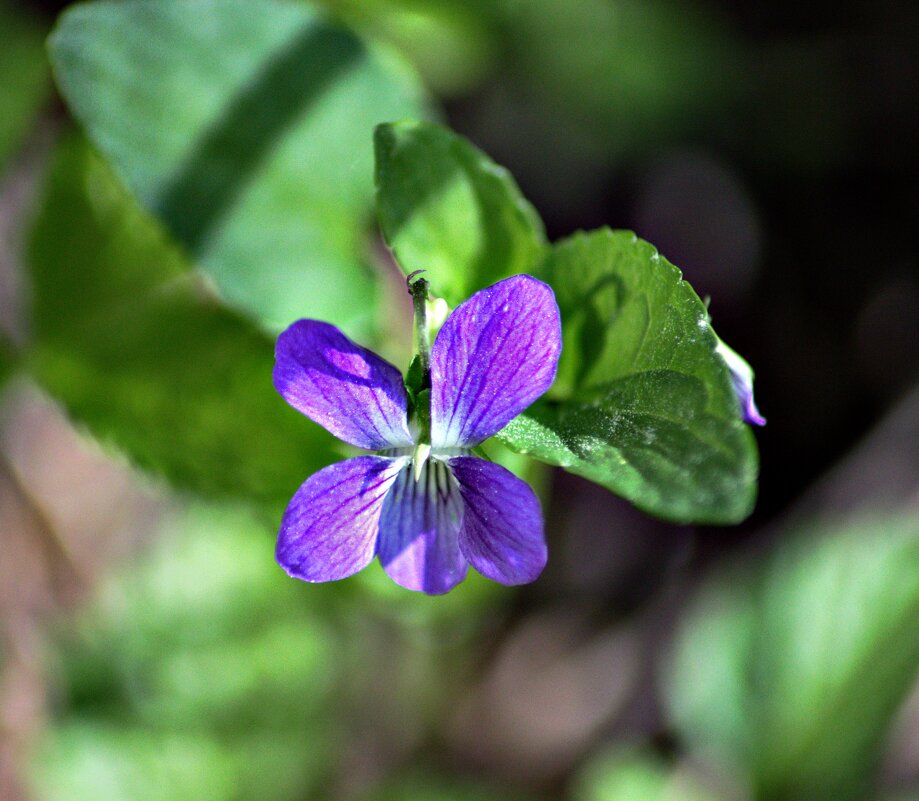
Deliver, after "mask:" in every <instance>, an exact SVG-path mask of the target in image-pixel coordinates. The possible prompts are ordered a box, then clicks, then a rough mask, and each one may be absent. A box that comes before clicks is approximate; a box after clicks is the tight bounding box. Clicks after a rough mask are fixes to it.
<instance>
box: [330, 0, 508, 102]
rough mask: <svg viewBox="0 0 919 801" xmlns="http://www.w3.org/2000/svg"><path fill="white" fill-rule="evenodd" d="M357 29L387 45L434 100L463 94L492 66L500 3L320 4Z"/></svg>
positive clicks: (340, 0)
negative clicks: (402, 57)
mask: <svg viewBox="0 0 919 801" xmlns="http://www.w3.org/2000/svg"><path fill="white" fill-rule="evenodd" d="M321 2H322V5H324V6H326V7H328V8H331V9H334V10H335V12H336V13H337V14H339V15H340V16H342V17H344V18H345V19H347V20H348V21H349V22H352V23H353V24H354V25H355V26H357V27H358V28H360V29H364V28H366V29H368V30H371V31H373V33H374V35H375V36H377V37H380V38H383V39H385V40H387V41H390V42H392V43H393V44H394V45H395V46H396V47H397V48H398V49H399V51H400V52H402V53H405V54H406V56H407V57H408V58H410V59H411V60H412V62H413V63H414V64H415V65H416V66H417V68H418V71H419V73H420V74H421V75H422V77H423V78H424V81H425V83H426V85H428V86H430V87H432V88H433V89H434V91H436V92H437V94H438V95H441V96H443V95H457V94H460V93H464V92H465V93H468V92H470V91H472V90H473V89H474V88H475V85H476V84H477V83H478V82H479V81H481V80H482V78H483V77H484V73H485V72H487V71H488V69H489V68H490V67H491V66H492V64H493V62H494V60H495V56H496V55H497V51H498V48H499V44H500V37H501V33H502V31H501V30H499V28H498V26H497V24H496V23H497V17H498V16H499V11H500V7H501V6H503V5H504V2H503V1H499V0H474V1H471V0H434V1H433V2H431V0H427V1H426V2H418V0H321Z"/></svg>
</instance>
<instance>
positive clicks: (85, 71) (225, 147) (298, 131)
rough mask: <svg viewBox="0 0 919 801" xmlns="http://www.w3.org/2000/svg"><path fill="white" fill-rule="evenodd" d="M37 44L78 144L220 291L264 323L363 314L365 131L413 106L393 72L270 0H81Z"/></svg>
mask: <svg viewBox="0 0 919 801" xmlns="http://www.w3.org/2000/svg"><path fill="white" fill-rule="evenodd" d="M50 47H51V56H52V62H53V64H54V68H55V74H56V77H57V81H58V85H59V86H60V89H61V92H62V94H63V95H64V97H65V98H66V100H67V102H68V103H69V105H70V107H71V109H72V110H73V112H74V113H75V114H76V116H77V118H78V119H79V120H80V121H81V122H82V123H83V125H84V126H85V127H86V131H87V134H88V135H89V137H90V139H91V140H92V141H93V142H94V143H95V144H96V146H97V147H98V148H99V149H100V151H101V152H102V153H104V154H105V155H106V156H107V157H108V158H109V159H111V161H112V163H113V164H114V165H115V167H116V168H117V170H118V172H119V173H120V174H121V175H122V176H123V177H124V179H125V181H126V183H127V184H128V186H129V187H131V189H132V190H133V191H134V192H136V194H137V195H138V197H139V198H140V199H141V201H142V203H143V204H144V205H145V206H146V207H147V208H148V209H149V210H152V211H153V212H154V213H156V214H157V215H158V216H159V217H160V218H161V219H162V220H163V221H164V222H165V224H166V226H167V227H168V228H169V229H170V231H172V233H173V234H174V235H175V236H176V237H177V239H178V240H179V241H180V242H181V243H182V244H183V245H184V246H185V247H186V248H187V249H188V250H189V252H190V253H191V254H192V255H193V256H194V258H195V260H196V262H197V263H198V264H199V265H200V266H201V267H202V269H204V270H205V271H206V272H207V273H208V274H209V275H210V276H212V277H213V279H214V280H215V281H216V283H217V285H218V286H219V287H220V289H221V291H222V292H223V293H224V295H225V296H226V297H227V298H228V299H229V300H230V302H232V303H233V304H237V305H239V306H240V307H242V308H244V309H246V310H247V311H249V312H253V313H255V314H257V315H258V316H259V317H260V318H261V320H262V321H263V322H265V323H267V324H268V325H270V326H271V325H276V326H281V325H284V324H286V323H289V322H290V321H291V320H293V319H295V318H299V317H318V318H322V319H328V320H335V321H336V323H337V324H339V325H344V326H345V327H348V326H349V324H352V323H354V321H356V320H358V319H359V318H362V317H364V318H365V317H366V316H367V315H368V314H369V313H370V312H371V311H372V308H373V304H372V303H371V302H370V300H371V288H372V284H371V280H370V274H369V272H368V271H367V270H366V269H365V268H364V267H363V266H362V265H361V263H360V262H361V259H362V252H363V248H364V244H365V243H364V235H365V222H366V219H367V216H368V212H369V210H370V205H371V202H372V197H373V194H372V193H373V184H372V169H373V161H372V151H371V145H370V140H369V137H370V131H371V129H372V127H373V125H374V124H376V123H378V122H381V121H383V120H387V119H398V118H401V117H405V116H414V117H417V116H421V115H423V113H424V108H423V102H422V98H421V92H420V89H419V86H418V84H417V82H416V80H415V78H414V77H413V75H412V74H411V73H410V72H409V70H408V69H407V67H405V66H404V65H402V64H401V63H399V62H398V61H396V60H395V58H394V57H393V56H392V55H391V54H389V53H388V52H383V51H380V50H379V49H375V48H371V47H369V46H368V45H366V44H365V43H364V42H363V41H361V40H360V39H358V38H357V37H356V36H355V35H354V34H352V33H350V32H349V31H347V30H345V29H343V28H340V27H337V26H335V25H332V24H330V23H328V22H326V21H324V20H323V19H322V18H321V17H319V16H318V15H317V14H315V13H314V12H313V11H311V10H310V8H309V6H307V5H306V4H305V3H287V2H275V1H274V0H245V2H243V0H191V1H189V0H158V2H156V3H148V2H143V1H142V0H126V1H125V2H95V3H85V4H79V5H76V6H73V7H71V8H70V9H68V10H67V11H66V12H65V13H64V14H63V15H62V17H61V19H60V21H59V23H58V25H57V28H56V29H55V32H54V34H53V35H52V37H51V40H50Z"/></svg>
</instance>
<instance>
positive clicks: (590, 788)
mask: <svg viewBox="0 0 919 801" xmlns="http://www.w3.org/2000/svg"><path fill="white" fill-rule="evenodd" d="M572 797H573V798H577V799H579V801H719V799H721V796H720V795H719V794H716V793H715V792H714V791H713V790H710V789H709V788H707V787H706V786H705V785H704V784H703V783H702V781H701V780H700V779H699V778H698V777H697V776H695V775H694V773H693V772H691V771H690V770H688V769H686V768H684V767H682V766H671V765H669V764H668V763H667V762H665V761H664V760H663V759H661V758H660V757H659V756H657V755H656V754H654V752H653V751H651V750H650V749H641V748H637V747H621V746H620V747H618V748H616V749H614V750H610V751H604V752H601V753H600V754H599V755H597V756H594V757H593V758H592V759H591V760H590V761H589V762H588V763H587V765H586V766H585V767H584V768H583V769H582V770H581V772H580V776H578V778H577V781H576V784H575V791H574V792H573V793H572Z"/></svg>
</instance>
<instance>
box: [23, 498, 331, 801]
mask: <svg viewBox="0 0 919 801" xmlns="http://www.w3.org/2000/svg"><path fill="white" fill-rule="evenodd" d="M150 540H151V543H152V547H148V548H147V549H146V550H145V551H144V553H142V554H140V555H139V556H138V557H137V558H136V559H135V560H134V561H133V562H131V563H130V564H128V565H126V566H124V567H123V568H122V569H120V570H118V571H117V572H116V574H115V575H113V576H110V577H108V578H107V579H106V581H105V582H104V583H103V584H102V587H101V592H99V593H98V596H97V597H95V598H93V599H92V600H91V602H90V603H89V604H87V605H85V607H84V608H82V609H81V611H80V614H79V615H78V616H77V617H76V619H75V620H72V621H69V624H68V625H67V626H66V627H62V629H63V636H62V637H61V638H60V639H61V642H60V643H59V646H60V647H59V649H58V650H59V658H58V659H57V660H56V664H57V665H59V667H60V670H58V671H57V672H56V674H55V677H54V678H56V679H57V680H58V681H60V682H62V683H63V684H64V686H63V687H61V691H60V692H59V693H58V697H59V698H60V699H61V703H60V704H57V705H56V707H57V709H56V718H57V719H56V720H52V722H51V723H50V725H49V726H48V730H47V731H46V733H45V734H44V736H43V737H42V740H41V743H40V745H41V748H40V750H39V752H38V753H36V755H35V757H34V759H33V763H32V768H33V774H34V776H33V780H34V783H35V785H36V789H37V797H39V798H42V799H47V800H48V801H53V800H55V799H62V798H67V799H97V798H99V797H100V794H101V796H102V797H104V798H105V799H106V801H121V800H122V799H123V800H124V801H184V800H185V799H187V801H203V800H204V799H215V801H223V800H225V799H255V798H270V799H272V801H295V800H297V799H303V798H307V797H316V795H315V792H313V791H312V790H313V788H314V787H315V785H316V784H317V782H318V781H320V780H321V779H322V777H323V776H324V774H325V772H326V771H327V769H328V768H327V766H328V764H329V761H330V760H331V759H332V758H333V755H332V748H333V747H334V743H335V738H334V737H330V736H329V732H330V731H331V730H332V723H333V721H332V720H330V714H329V713H330V712H331V711H332V705H331V703H330V701H331V691H332V690H333V689H334V687H335V683H336V681H337V680H338V678H339V674H338V672H337V667H336V665H337V662H336V656H337V655H338V653H339V647H340V644H339V642H338V641H337V640H340V631H339V630H338V629H337V628H336V627H333V626H330V625H328V622H327V621H326V620H323V619H322V618H321V617H320V615H319V614H317V611H316V608H315V606H314V605H310V604H305V603H304V594H303V593H302V591H301V590H302V585H299V584H298V583H297V582H292V581H290V580H289V579H288V578H287V576H285V575H284V573H283V571H282V570H281V569H280V568H279V567H278V566H277V565H276V564H275V563H274V561H273V560H272V559H271V558H270V554H271V531H270V530H266V529H265V527H263V526H262V525H261V524H260V523H258V522H257V520H255V519H254V518H253V517H252V516H251V515H249V514H246V513H245V511H244V510H240V509H238V508H226V509H216V508H207V507H199V508H193V509H192V510H191V511H183V512H182V513H180V514H177V515H170V516H169V517H168V518H167V519H166V521H165V522H164V524H163V525H162V526H161V527H160V530H159V531H156V532H154V536H152V537H151V538H150ZM303 687H308V688H309V691H308V692H304V691H303ZM100 776H103V777H104V781H103V784H100ZM103 785H104V788H105V789H104V792H102V791H101V790H100V788H101V787H102V786H103Z"/></svg>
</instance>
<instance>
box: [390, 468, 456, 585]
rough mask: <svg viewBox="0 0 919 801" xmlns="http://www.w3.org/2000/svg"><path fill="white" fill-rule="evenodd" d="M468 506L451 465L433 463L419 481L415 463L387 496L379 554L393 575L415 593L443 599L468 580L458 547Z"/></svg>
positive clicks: (400, 475) (398, 582)
mask: <svg viewBox="0 0 919 801" xmlns="http://www.w3.org/2000/svg"><path fill="white" fill-rule="evenodd" d="M462 516H463V502H462V499H461V498H460V494H459V488H458V487H457V485H456V482H455V481H454V480H453V477H452V476H451V475H450V471H449V469H448V468H447V465H446V464H444V463H443V462H441V461H439V460H436V459H429V460H428V461H427V462H426V463H425V465H424V468H423V469H422V473H421V478H420V479H419V480H418V481H415V476H414V474H413V473H412V468H411V466H410V465H409V466H408V467H406V468H405V469H403V471H402V472H401V473H400V474H399V477H398V478H397V479H396V483H395V484H394V485H393V488H392V491H391V492H390V493H389V495H388V496H386V501H385V502H384V504H383V514H382V517H381V518H380V540H379V545H378V548H377V552H378V554H379V556H380V563H381V564H382V565H383V569H384V570H385V571H386V573H387V574H388V575H389V577H390V578H391V579H392V580H393V581H395V582H396V583H397V584H400V585H401V586H403V587H406V588H408V589H410V590H420V591H421V592H426V593H428V594H429V595H440V594H442V593H445V592H448V591H449V590H451V589H453V588H454V587H455V586H456V585H457V584H459V583H460V582H461V581H462V580H463V579H464V578H465V577H466V572H467V569H468V566H467V564H466V560H465V559H464V558H463V555H462V553H460V549H459V545H458V543H457V535H458V534H459V528H460V522H461V520H462Z"/></svg>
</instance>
